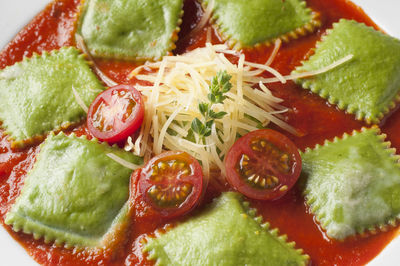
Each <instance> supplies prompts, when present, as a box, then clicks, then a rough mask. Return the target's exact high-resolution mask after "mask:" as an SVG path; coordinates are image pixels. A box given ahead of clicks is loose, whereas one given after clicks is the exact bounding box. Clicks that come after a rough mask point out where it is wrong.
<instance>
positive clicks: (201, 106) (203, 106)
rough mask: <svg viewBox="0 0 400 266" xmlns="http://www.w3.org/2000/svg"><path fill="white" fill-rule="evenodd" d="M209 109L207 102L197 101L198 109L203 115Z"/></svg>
mask: <svg viewBox="0 0 400 266" xmlns="http://www.w3.org/2000/svg"><path fill="white" fill-rule="evenodd" d="M208 110H209V105H208V103H199V111H200V113H201V114H202V115H203V116H206V114H207V113H208Z"/></svg>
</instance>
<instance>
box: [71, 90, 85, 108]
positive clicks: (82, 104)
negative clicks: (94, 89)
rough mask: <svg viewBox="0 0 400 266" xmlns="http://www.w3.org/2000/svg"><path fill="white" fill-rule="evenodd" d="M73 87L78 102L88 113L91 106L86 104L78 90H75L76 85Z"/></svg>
mask: <svg viewBox="0 0 400 266" xmlns="http://www.w3.org/2000/svg"><path fill="white" fill-rule="evenodd" d="M71 88H72V93H73V94H74V97H75V100H76V103H77V104H78V105H79V106H80V107H81V108H82V109H83V111H85V113H87V112H88V111H89V108H88V107H87V106H86V104H85V103H84V102H83V100H82V98H81V97H80V96H79V94H78V92H77V91H76V90H75V88H74V86H72V87H71Z"/></svg>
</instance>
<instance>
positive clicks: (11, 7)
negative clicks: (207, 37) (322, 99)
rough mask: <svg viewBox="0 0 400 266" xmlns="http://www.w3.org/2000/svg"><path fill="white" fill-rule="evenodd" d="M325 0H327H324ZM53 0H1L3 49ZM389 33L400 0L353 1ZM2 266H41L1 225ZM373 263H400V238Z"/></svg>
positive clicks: (396, 27)
mask: <svg viewBox="0 0 400 266" xmlns="http://www.w3.org/2000/svg"><path fill="white" fill-rule="evenodd" d="M321 1H323V0H321ZM49 2H50V0H0V50H2V49H3V47H4V46H5V45H6V44H7V43H8V42H9V41H10V40H11V39H12V38H13V37H14V36H15V34H16V33H17V32H18V31H20V30H21V29H22V28H23V27H24V26H25V25H26V24H27V23H29V21H30V20H31V19H32V18H33V17H34V16H35V15H36V14H37V13H38V12H40V10H42V9H43V8H44V7H45V5H46V4H47V3H49ZM353 2H355V3H356V4H358V5H360V6H361V7H362V8H363V9H364V10H365V11H366V12H367V14H369V15H370V16H371V17H372V19H373V20H374V21H375V22H376V23H377V24H378V25H379V26H380V27H381V28H383V29H384V30H385V31H386V32H387V33H389V34H391V35H393V36H395V37H397V38H400V0H353ZM0 265H5V266H14V265H16V266H20V265H24V266H25V265H26V266H29V265H37V264H36V263H35V262H34V261H33V260H32V259H31V258H30V257H29V256H28V255H27V254H26V252H25V251H24V249H23V248H21V247H20V246H19V245H18V244H17V243H16V242H15V241H14V240H13V239H12V238H11V237H10V236H9V235H8V233H7V232H6V231H5V230H4V229H3V228H2V227H1V226H0ZM370 265H374V266H377V265H384V266H398V265H400V237H398V238H397V239H396V240H395V241H393V242H392V243H391V244H390V245H389V246H388V247H387V248H386V249H385V250H384V251H383V252H382V253H381V254H380V255H379V256H378V257H377V258H376V259H375V260H374V261H372V262H371V263H370Z"/></svg>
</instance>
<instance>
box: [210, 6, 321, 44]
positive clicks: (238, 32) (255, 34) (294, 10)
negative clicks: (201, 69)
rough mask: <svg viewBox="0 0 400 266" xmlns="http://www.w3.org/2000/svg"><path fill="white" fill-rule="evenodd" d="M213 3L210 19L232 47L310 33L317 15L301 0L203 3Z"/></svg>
mask: <svg viewBox="0 0 400 266" xmlns="http://www.w3.org/2000/svg"><path fill="white" fill-rule="evenodd" d="M203 2H205V3H206V5H210V4H212V3H213V18H214V19H215V20H216V22H217V25H218V26H219V29H220V31H221V32H222V34H223V35H224V37H225V38H226V39H229V40H230V42H231V44H232V45H235V46H237V48H240V47H242V46H255V45H257V44H262V43H266V44H269V43H271V42H273V41H274V40H275V39H278V38H280V39H282V40H283V41H286V42H287V41H289V40H290V39H297V38H298V37H299V36H302V35H305V34H307V33H308V32H312V31H314V29H315V28H316V27H318V26H319V25H320V22H319V20H318V19H317V14H316V13H313V12H312V11H311V10H310V9H309V8H307V7H306V3H305V2H304V1H303V0H285V1H282V0H251V1H248V0H213V1H212V0H203Z"/></svg>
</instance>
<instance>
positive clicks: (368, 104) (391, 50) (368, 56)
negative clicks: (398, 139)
mask: <svg viewBox="0 0 400 266" xmlns="http://www.w3.org/2000/svg"><path fill="white" fill-rule="evenodd" d="M348 55H353V58H352V59H351V61H348V62H346V63H344V64H342V65H340V66H338V67H336V68H334V69H332V70H330V71H328V72H326V73H323V74H320V75H316V76H313V77H311V78H306V79H300V80H298V81H297V82H298V83H300V84H301V85H302V86H303V88H305V89H310V90H311V91H313V92H315V93H318V94H319V95H320V96H321V97H323V98H325V99H328V101H329V102H330V103H332V104H337V106H338V107H339V108H340V109H342V110H346V111H347V112H348V113H351V114H355V115H356V117H357V119H359V120H362V119H365V121H366V122H367V123H371V122H372V123H378V122H379V120H380V119H382V117H383V116H384V115H385V114H386V113H388V112H389V110H390V109H392V108H394V106H395V101H396V99H399V96H398V95H399V90H400V41H399V40H397V39H395V38H392V37H390V36H388V35H386V34H383V33H381V32H379V31H376V30H374V29H373V28H371V27H367V26H365V25H364V24H361V23H358V22H355V21H351V20H345V19H342V20H340V22H338V23H335V24H334V26H333V29H331V30H328V34H327V35H326V36H324V37H323V38H322V41H321V42H320V43H318V45H317V48H316V50H315V54H314V55H313V56H311V57H310V58H309V59H308V60H307V61H305V62H303V66H300V67H298V68H296V70H295V71H294V72H293V73H301V72H308V71H313V70H319V69H321V68H323V67H325V66H328V65H330V64H332V63H334V62H336V61H338V60H339V59H342V58H344V57H345V56H348Z"/></svg>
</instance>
